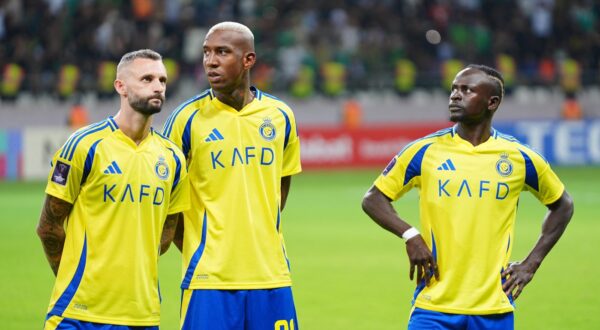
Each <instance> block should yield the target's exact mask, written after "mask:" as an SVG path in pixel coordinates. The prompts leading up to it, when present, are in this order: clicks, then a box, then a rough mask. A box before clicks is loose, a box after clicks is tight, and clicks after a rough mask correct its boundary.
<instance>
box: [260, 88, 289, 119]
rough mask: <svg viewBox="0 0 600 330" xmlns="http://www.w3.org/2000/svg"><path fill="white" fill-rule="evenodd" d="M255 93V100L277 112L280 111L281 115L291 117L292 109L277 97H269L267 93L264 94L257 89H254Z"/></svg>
mask: <svg viewBox="0 0 600 330" xmlns="http://www.w3.org/2000/svg"><path fill="white" fill-rule="evenodd" d="M255 91H256V98H257V99H258V100H259V101H261V102H265V103H267V104H269V105H271V106H273V107H275V108H277V109H279V111H281V112H282V113H284V114H286V115H288V116H293V111H292V108H291V107H290V106H289V105H288V104H287V103H285V102H284V101H283V100H281V99H280V98H278V97H277V96H274V95H271V94H269V93H265V92H263V91H261V90H259V89H255Z"/></svg>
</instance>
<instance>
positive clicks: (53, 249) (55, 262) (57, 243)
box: [37, 195, 73, 275]
mask: <svg viewBox="0 0 600 330" xmlns="http://www.w3.org/2000/svg"><path fill="white" fill-rule="evenodd" d="M72 208H73V205H72V204H71V203H68V202H65V201H63V200H61V199H59V198H56V197H53V196H50V195H46V201H45V202H44V208H43V209H42V214H41V215H40V222H39V223H38V226H37V234H38V236H39V237H40V240H41V241H42V246H43V247H44V252H45V253H46V259H48V262H49V263H50V267H51V268H52V271H53V272H54V275H56V274H57V273H58V266H59V265H60V259H61V257H62V251H63V247H64V245H65V236H66V234H65V230H64V228H63V223H64V221H65V219H66V217H67V216H68V215H69V213H70V212H71V209H72Z"/></svg>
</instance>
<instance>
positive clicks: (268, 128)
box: [258, 118, 275, 141]
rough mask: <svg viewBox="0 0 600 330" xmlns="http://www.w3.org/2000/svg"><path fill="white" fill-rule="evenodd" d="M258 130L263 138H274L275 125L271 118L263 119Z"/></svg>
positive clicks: (268, 139)
mask: <svg viewBox="0 0 600 330" xmlns="http://www.w3.org/2000/svg"><path fill="white" fill-rule="evenodd" d="M258 132H259V133H260V136H262V137H263V139H265V140H267V141H273V139H274V138H275V126H274V125H273V124H272V123H271V118H265V119H264V122H263V123H262V125H260V127H259V128H258Z"/></svg>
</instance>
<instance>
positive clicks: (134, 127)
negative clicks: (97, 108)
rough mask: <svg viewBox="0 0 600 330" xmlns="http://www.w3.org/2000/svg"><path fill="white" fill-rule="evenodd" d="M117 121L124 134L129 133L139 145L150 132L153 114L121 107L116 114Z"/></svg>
mask: <svg viewBox="0 0 600 330" xmlns="http://www.w3.org/2000/svg"><path fill="white" fill-rule="evenodd" d="M114 120H115V122H117V125H119V129H120V130H121V131H122V132H123V134H125V135H127V136H128V137H129V138H130V139H131V140H133V142H134V143H135V144H137V145H139V144H140V143H141V142H142V141H143V140H144V139H145V138H146V136H148V133H150V127H151V126H152V116H151V115H144V114H141V113H139V112H137V111H134V110H132V109H129V111H128V110H124V109H121V110H119V112H118V113H117V114H116V115H115V116H114Z"/></svg>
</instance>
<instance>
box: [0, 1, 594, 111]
mask: <svg viewBox="0 0 600 330" xmlns="http://www.w3.org/2000/svg"><path fill="white" fill-rule="evenodd" d="M599 18H600V4H598V3H597V2H595V1H592V0H574V1H569V0H502V1H498V0H409V1H392V0H384V1H375V0H335V1H316V0H305V1H293V0H283V1H273V0H227V1H217V0H132V1H122V0H96V1H93V0H79V1H78V0H23V1H20V0H4V1H0V42H2V47H1V48H0V64H1V70H2V72H1V74H2V89H1V91H2V93H1V94H2V96H3V98H9V99H10V98H14V97H15V96H17V95H18V93H19V92H20V91H24V90H25V91H29V92H31V93H32V94H34V95H37V94H40V93H44V94H57V95H58V96H60V97H69V96H72V95H73V94H74V93H77V92H78V91H83V92H90V91H97V92H99V94H100V95H102V94H105V95H111V94H112V91H113V90H112V81H113V80H114V77H113V76H112V74H111V72H114V66H115V65H116V62H117V61H118V58H119V56H120V55H121V54H123V53H125V52H127V51H130V50H132V49H139V48H152V49H154V50H156V51H158V52H159V53H161V54H163V55H164V57H165V64H166V65H167V69H168V71H169V75H170V89H171V91H173V90H176V89H177V82H178V81H182V79H181V78H188V79H189V78H191V79H193V80H194V81H196V82H198V84H199V85H202V84H205V82H203V80H204V79H203V74H202V65H201V59H202V40H203V38H204V34H205V33H206V29H207V27H209V26H211V25H212V24H214V23H216V22H219V21H223V20H236V21H240V22H242V23H245V24H247V25H248V26H250V27H251V28H252V29H253V31H254V32H255V38H256V46H257V51H258V52H260V53H261V54H263V56H262V57H261V60H260V62H259V63H258V65H257V66H256V67H255V69H254V70H253V80H254V82H255V84H256V85H257V86H258V87H259V88H262V89H265V90H286V91H288V92H291V94H292V95H296V96H298V97H302V96H309V95H311V94H312V93H314V92H323V93H325V94H329V95H332V96H335V95H339V94H340V93H341V92H342V91H344V90H357V89H379V88H395V89H396V90H398V91H399V92H410V91H411V89H413V88H415V87H439V86H441V85H440V81H442V82H443V81H445V79H447V78H448V77H450V78H451V77H453V76H454V74H455V73H456V72H457V70H458V68H460V67H462V66H463V64H464V63H469V62H473V63H482V64H488V65H492V66H495V67H497V68H499V69H500V70H501V71H502V72H503V73H504V74H505V77H506V79H507V89H509V90H510V86H511V84H536V85H540V84H541V85H546V84H547V85H554V84H557V83H561V84H562V85H563V87H565V86H566V87H565V88H566V89H573V90H576V89H578V88H579V87H580V86H582V85H590V84H594V85H597V84H598V83H599V82H600V69H599V66H600V65H599V63H600V61H599V60H598V59H600V33H599V32H598V31H600V23H599ZM565 77H566V78H565ZM186 81H189V80H186Z"/></svg>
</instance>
